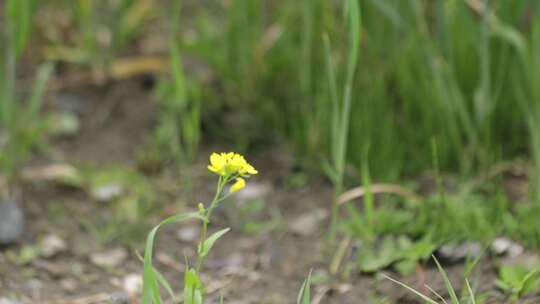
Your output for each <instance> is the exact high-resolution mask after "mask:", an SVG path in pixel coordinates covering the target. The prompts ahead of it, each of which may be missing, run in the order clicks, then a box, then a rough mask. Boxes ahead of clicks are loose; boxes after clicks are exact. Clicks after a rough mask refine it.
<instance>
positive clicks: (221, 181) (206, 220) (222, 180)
mask: <svg viewBox="0 0 540 304" xmlns="http://www.w3.org/2000/svg"><path fill="white" fill-rule="evenodd" d="M229 181H230V178H223V177H221V176H220V177H219V180H218V184H217V189H216V194H215V195H214V198H213V199H212V202H211V203H210V206H209V207H208V209H207V210H206V214H205V215H204V221H203V223H202V229H201V238H200V240H199V248H202V245H203V243H204V241H205V240H206V235H207V233H208V223H210V216H211V215H212V211H213V210H214V208H215V207H216V206H217V204H218V203H219V202H220V201H222V200H223V199H225V198H226V197H227V196H228V195H227V196H225V197H222V198H220V196H221V193H222V192H223V187H224V186H225V184H227V182H229ZM203 262H204V257H203V256H201V255H200V253H199V252H197V267H196V268H195V270H196V271H197V273H198V272H199V271H200V270H201V267H202V264H203Z"/></svg>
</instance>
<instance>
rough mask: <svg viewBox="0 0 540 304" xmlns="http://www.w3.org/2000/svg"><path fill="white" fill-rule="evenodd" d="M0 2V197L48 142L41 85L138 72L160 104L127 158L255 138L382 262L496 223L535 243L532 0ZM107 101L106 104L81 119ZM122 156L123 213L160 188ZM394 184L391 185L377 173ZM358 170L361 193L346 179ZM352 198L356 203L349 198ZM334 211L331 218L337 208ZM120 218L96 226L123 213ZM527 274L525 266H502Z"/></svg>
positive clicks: (538, 102)
mask: <svg viewBox="0 0 540 304" xmlns="http://www.w3.org/2000/svg"><path fill="white" fill-rule="evenodd" d="M2 5H3V10H2V19H1V20H0V24H2V27H1V30H2V35H3V39H2V44H1V48H0V56H1V59H0V71H1V75H0V90H1V92H0V93H1V95H0V148H1V149H2V151H1V154H0V166H1V170H2V176H3V177H5V178H6V185H7V191H6V192H7V193H8V194H7V196H12V195H13V194H12V193H14V192H15V191H13V189H14V188H16V185H17V184H18V182H19V181H20V180H21V179H23V177H21V176H20V175H21V172H22V169H21V168H22V166H23V165H24V163H25V161H26V160H28V159H30V158H31V157H30V155H31V154H32V153H34V152H35V153H34V154H33V155H40V154H46V153H44V152H46V151H47V149H48V148H47V143H46V142H44V141H43V140H42V139H43V138H45V136H44V135H50V134H51V133H52V132H53V131H54V128H55V127H54V124H51V119H50V117H49V116H48V113H47V111H46V110H42V99H43V95H44V94H45V95H46V91H47V90H59V88H60V89H61V88H62V87H69V86H74V87H76V86H77V85H91V86H95V87H97V88H107V86H110V85H111V83H114V82H119V81H122V80H124V79H126V78H133V77H142V78H143V80H145V81H146V82H145V83H148V86H149V87H151V88H152V90H153V95H154V96H155V99H156V100H157V103H156V106H157V108H158V111H157V117H156V121H155V122H154V124H153V130H152V138H151V140H150V142H149V143H147V144H146V145H143V146H141V147H139V149H138V150H137V155H138V159H137V161H138V164H137V166H138V168H149V167H150V168H152V170H146V171H152V172H154V171H153V170H154V169H155V167H157V168H171V167H173V168H175V170H176V169H184V168H186V167H188V166H189V163H190V162H192V161H194V160H196V159H197V157H198V155H199V154H200V152H199V151H200V150H201V147H206V146H220V147H227V149H228V148H229V147H230V148H231V150H232V149H233V148H234V150H237V151H240V152H244V153H246V154H247V153H251V154H254V155H256V154H257V153H260V152H262V151H265V150H272V149H273V148H272V147H274V146H275V145H278V146H280V147H286V148H287V149H286V150H287V151H289V150H290V151H292V153H293V154H294V155H295V158H294V160H295V170H296V171H295V172H294V174H297V175H296V177H298V176H300V179H301V180H302V176H308V179H311V180H313V179H317V178H320V177H324V178H325V181H326V180H328V181H330V182H331V183H332V184H333V187H334V191H333V192H334V202H329V203H328V205H329V206H332V207H331V208H330V209H332V217H331V218H332V220H331V222H332V225H331V229H330V230H331V231H330V241H335V240H334V237H335V235H336V234H337V231H339V232H340V233H342V234H343V235H345V239H346V240H347V239H348V240H349V242H350V239H356V240H361V241H362V244H364V245H365V247H364V250H363V251H362V252H361V253H359V254H358V257H357V259H356V261H355V263H356V264H355V267H357V268H358V269H360V270H361V271H364V272H372V271H376V270H379V269H381V268H385V267H388V266H389V265H393V266H394V267H395V268H396V269H397V270H399V271H401V272H403V273H408V272H411V271H414V269H415V267H416V265H417V263H418V262H420V261H426V260H428V259H429V257H430V256H431V254H432V253H433V252H435V251H436V250H437V249H439V248H440V247H441V246H443V245H444V244H447V243H449V242H454V243H455V242H465V241H478V242H481V245H482V246H483V247H486V248H487V247H488V246H489V244H490V243H491V242H492V241H493V239H495V238H496V237H498V236H500V235H505V236H509V237H511V238H512V239H515V240H518V241H519V242H520V243H522V244H524V245H525V246H526V247H528V248H539V247H540V224H539V223H538V222H537V217H536V215H538V214H540V213H539V212H540V205H538V195H539V192H538V189H539V188H538V186H540V2H538V1H535V0H515V1H494V0H491V1H490V0H436V1H430V0H403V1H392V0H358V1H328V0H297V1H285V0H271V1H264V0H261V1H254V0H223V1H152V0H95V1H89V0H74V1H68V0H54V1H53V0H51V1H37V0H7V1H4V2H3V3H2ZM35 67H39V68H35ZM34 74H35V77H34ZM51 75H52V78H54V79H53V80H54V81H50V82H48V80H49V79H50V78H51ZM66 75H67V76H66ZM74 75H75V76H74ZM34 78H35V81H34V82H35V84H32V85H28V81H27V80H28V79H34ZM108 115H110V111H109V110H107V109H104V111H103V117H101V118H100V117H98V118H96V119H98V120H99V119H103V120H104V119H105V118H104V117H107V116H108ZM53 121H54V119H53ZM62 121H63V122H65V123H67V124H68V127H67V128H68V129H69V126H72V125H70V123H73V121H72V120H70V119H69V118H67V120H62ZM64 127H65V126H64ZM130 170H133V169H130ZM88 171H91V170H88ZM134 171H137V170H133V172H132V171H129V174H127V173H126V174H124V173H118V171H115V172H116V173H115V176H116V175H118V176H123V175H125V176H129V178H125V179H124V180H123V182H124V183H125V184H129V185H131V186H132V188H133V189H131V188H130V187H128V186H126V188H129V189H128V190H129V191H127V192H128V193H129V194H130V199H132V200H133V201H136V202H137V207H136V208H135V209H136V210H135V211H133V212H131V213H129V212H128V213H129V214H128V215H125V214H124V215H123V216H124V217H125V218H126V219H125V220H126V222H129V223H131V224H133V223H140V222H144V219H143V217H144V214H146V213H147V212H149V210H152V205H153V202H154V201H157V200H158V199H157V198H156V196H157V197H159V195H158V194H156V193H154V191H155V192H159V190H155V189H150V188H152V187H148V189H147V188H144V189H143V188H142V187H137V186H136V185H135V184H137V185H138V184H141V185H143V184H144V185H147V184H148V181H147V179H146V178H151V176H150V177H148V176H142V175H144V174H146V173H147V172H146V171H145V170H141V171H145V172H144V173H143V172H134ZM158 171H159V170H158ZM102 173H103V172H102ZM87 175H88V176H86V175H85V176H83V177H82V179H83V180H84V181H80V180H77V181H74V180H72V179H71V180H70V181H69V183H71V184H73V183H74V184H76V185H77V186H81V185H85V186H86V187H90V188H92V187H94V186H96V185H97V183H98V182H97V180H98V179H99V178H98V177H97V174H93V173H88V174H87ZM103 175H106V174H103ZM139 175H140V176H139ZM150 175H151V174H150ZM425 176H428V177H429V178H430V181H432V184H433V185H432V186H431V187H428V188H429V189H428V190H427V191H425V193H418V195H417V194H416V193H412V192H411V191H409V192H407V189H409V188H412V186H418V184H421V182H419V180H420V178H421V177H425ZM507 176H511V177H516V176H517V177H519V178H523V179H524V180H525V181H526V184H527V187H526V190H525V192H526V193H525V195H521V196H520V197H519V198H518V199H510V198H508V195H506V194H507V193H505V191H504V190H505V185H507V184H506V183H505V177H507ZM294 177H295V176H292V177H291V181H292V179H293V178H294ZM107 178H108V177H107ZM107 178H105V179H107ZM452 180H458V182H457V186H455V185H452ZM134 181H136V182H134ZM291 183H292V184H294V181H292V182H291ZM95 184H96V185H95ZM300 184H302V181H301V182H300ZM396 184H401V185H404V187H403V188H402V187H399V186H398V187H397V190H395V189H396V188H395V187H394V188H392V186H390V187H388V186H389V185H394V186H395V185H396ZM449 184H450V185H449ZM89 185H90V186H89ZM358 185H361V186H362V187H361V189H360V190H361V193H362V194H361V195H357V194H355V193H358V192H354V191H353V192H347V191H346V190H347V189H350V188H352V187H356V186H358ZM81 187H82V186H81ZM96 187H97V186H96ZM135 188H137V189H135ZM389 188H391V189H394V190H391V191H387V189H389ZM417 188H421V185H420V186H419V187H417ZM381 189H382V190H381ZM410 192H411V193H412V194H411V193H410ZM417 192H421V191H417ZM380 193H383V194H382V195H381V194H380ZM387 193H394V194H396V193H397V194H398V195H397V196H390V195H387ZM359 197H362V202H363V205H361V207H359V206H358V205H354V204H350V203H349V202H350V201H352V200H355V199H357V198H359ZM515 201H520V203H519V204H515ZM119 205H120V206H122V205H121V204H119ZM306 208H307V207H306ZM339 217H342V218H343V219H345V220H344V221H340V222H339V224H338V223H337V222H338V221H337V219H338V218H339ZM123 220H124V218H122V217H121V216H120V217H117V220H116V221H117V222H115V225H116V226H114V227H115V228H111V229H108V230H109V231H113V232H111V233H112V234H113V235H114V234H115V232H118V231H120V230H122V231H124V230H129V228H126V227H125V225H124V222H123ZM90 226H91V225H90ZM101 228H103V227H101ZM103 229H107V228H103ZM140 230H141V229H140V227H139V228H137V230H136V233H135V234H137V233H139V232H140ZM132 232H133V231H132ZM102 234H103V233H102ZM104 239H106V240H109V239H113V238H112V237H111V238H110V237H108V236H107V237H104ZM341 258H342V256H340V251H338V252H337V254H336V256H334V257H333V258H332V260H333V261H334V262H335V263H337V265H338V266H336V267H337V268H339V264H340V261H341ZM333 265H334V264H333ZM337 268H336V269H337ZM539 269H540V268H539ZM336 271H337V270H336ZM520 271H521V270H520ZM504 273H505V274H506V275H507V277H511V276H512V275H508V274H509V273H511V274H514V273H513V272H512V271H508V270H505V272H504ZM534 273H535V275H536V272H534ZM529 276H530V277H532V276H533V275H531V272H529V271H524V273H522V274H521V276H520V277H519V278H518V279H516V282H517V281H519V282H521V283H523V282H522V281H521V280H520V279H522V278H523V277H526V278H529ZM503 281H504V280H503ZM504 283H505V284H506V285H504V284H503V285H504V286H507V287H508V286H510V285H512V284H511V283H508V280H507V281H506V282H504ZM518 285H519V284H518ZM521 285H525V283H523V284H521ZM521 285H520V286H521ZM514 287H515V286H514ZM521 287H522V288H521V289H520V290H522V289H523V288H524V287H523V286H521ZM512 288H513V287H508V288H507V289H512ZM516 288H517V287H516ZM517 289H519V288H517ZM515 290H516V289H514V291H515ZM514 293H515V292H514Z"/></svg>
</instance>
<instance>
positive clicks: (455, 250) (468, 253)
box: [437, 242, 482, 262]
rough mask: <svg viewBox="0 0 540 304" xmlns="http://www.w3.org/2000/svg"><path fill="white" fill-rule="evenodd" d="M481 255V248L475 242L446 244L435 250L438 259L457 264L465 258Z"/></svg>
mask: <svg viewBox="0 0 540 304" xmlns="http://www.w3.org/2000/svg"><path fill="white" fill-rule="evenodd" d="M481 254H482V246H481V245H480V244H479V243H477V242H464V243H461V244H448V245H444V246H441V248H439V249H438V250H437V255H438V256H439V257H440V258H443V259H445V260H448V261H451V262H458V261H462V260H464V259H466V258H467V257H471V258H475V257H478V256H479V255H481Z"/></svg>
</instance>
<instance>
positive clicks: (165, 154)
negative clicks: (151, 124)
mask: <svg viewBox="0 0 540 304" xmlns="http://www.w3.org/2000/svg"><path fill="white" fill-rule="evenodd" d="M170 23H171V29H172V30H171V33H170V36H169V55H170V62H171V71H170V72H171V73H170V78H164V79H163V80H162V81H161V83H160V86H159V88H158V95H159V98H160V112H159V118H158V126H157V127H156V130H155V134H154V139H155V145H156V148H157V149H158V151H159V154H160V155H161V157H162V158H163V159H165V160H173V161H175V162H176V163H177V164H178V163H181V162H182V161H184V160H192V159H193V158H194V157H195V156H196V153H197V149H198V146H199V142H200V137H201V135H200V132H201V130H200V128H201V127H200V120H201V103H200V96H199V95H200V94H199V88H198V86H197V85H196V84H195V83H193V80H192V81H189V80H188V79H187V78H186V77H185V72H184V66H183V63H182V54H181V51H180V50H181V45H182V44H181V40H180V35H179V34H180V27H179V26H180V1H175V5H174V7H173V9H172V13H171V17H170Z"/></svg>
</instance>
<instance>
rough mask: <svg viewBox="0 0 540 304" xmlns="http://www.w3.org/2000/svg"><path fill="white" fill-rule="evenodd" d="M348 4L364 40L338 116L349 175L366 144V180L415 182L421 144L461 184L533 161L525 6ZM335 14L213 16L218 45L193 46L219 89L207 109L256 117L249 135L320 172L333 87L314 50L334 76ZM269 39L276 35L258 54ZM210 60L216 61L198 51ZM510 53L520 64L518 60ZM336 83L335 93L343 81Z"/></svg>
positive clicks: (237, 8)
mask: <svg viewBox="0 0 540 304" xmlns="http://www.w3.org/2000/svg"><path fill="white" fill-rule="evenodd" d="M358 3H359V4H360V5H361V7H362V14H361V17H362V20H363V21H362V27H361V32H362V36H363V37H364V39H363V42H362V44H361V46H360V49H361V51H360V52H359V53H358V56H359V58H358V61H359V62H362V65H361V68H358V69H357V70H356V73H357V75H356V77H355V79H354V81H353V82H354V83H353V84H352V87H353V88H354V89H353V90H352V92H351V99H350V110H349V111H348V115H350V117H351V119H350V132H349V133H348V135H347V139H348V140H347V141H348V145H347V153H346V154H347V158H346V163H349V164H352V165H353V166H354V167H356V168H357V169H358V170H360V167H361V166H362V154H363V152H362V151H363V150H364V149H365V146H366V145H368V144H369V146H370V147H371V148H370V149H371V151H375V152H374V153H372V155H371V157H370V163H371V164H372V168H371V171H372V174H373V178H374V179H376V180H395V179H396V178H398V177H402V176H404V175H406V176H409V175H418V174H419V173H421V172H422V171H424V170H426V169H428V168H429V164H430V162H429V161H427V160H429V159H430V158H431V151H430V144H429V143H430V140H431V139H432V138H435V139H436V140H437V142H438V145H439V150H440V163H441V169H442V170H445V171H453V172H456V173H459V174H465V175H472V174H474V173H475V172H476V171H477V170H479V169H485V168H487V167H489V166H492V165H493V164H494V163H496V162H499V161H501V160H508V159H513V158H516V157H519V156H522V155H523V151H524V150H525V149H530V150H531V151H533V152H532V153H530V155H531V156H533V155H534V150H535V149H534V148H533V147H534V142H535V140H533V139H534V138H535V137H534V134H535V133H536V131H535V130H536V129H537V128H535V127H534V124H535V122H534V121H535V119H533V118H531V117H529V116H531V115H532V114H531V113H534V112H535V111H531V109H534V108H536V106H535V102H534V101H533V100H535V97H534V94H536V93H535V90H536V89H535V86H533V85H531V84H532V83H534V82H535V74H537V73H536V72H534V71H533V70H534V69H533V67H532V66H533V64H534V63H535V62H536V61H537V60H536V61H534V60H533V59H531V58H532V57H535V56H536V54H537V53H538V52H537V51H535V44H534V43H533V41H534V37H535V35H536V34H535V33H536V32H537V30H535V26H534V23H537V21H535V20H536V19H537V16H538V9H537V7H538V5H537V4H536V3H533V2H530V1H511V2H500V1H488V2H485V3H486V6H485V7H481V8H478V7H474V6H473V5H470V3H469V2H467V1H442V0H438V1H388V0H381V1H374V0H359V1H358ZM471 3H472V2H471ZM482 3H484V2H482ZM341 7H342V3H331V2H327V1H297V2H296V1H295V2H290V1H278V2H272V1H260V2H257V1H256V4H255V3H254V2H252V1H247V0H238V1H233V2H231V4H230V6H227V7H223V13H224V14H225V17H224V18H225V20H226V21H227V22H226V24H228V26H227V27H225V29H223V31H222V33H223V34H224V36H220V35H219V29H217V30H216V31H217V33H214V35H215V36H214V37H218V36H219V37H223V39H221V40H217V39H208V40H206V41H205V39H201V41H199V42H200V44H199V45H198V47H197V50H199V51H200V50H205V49H207V52H204V51H202V52H199V53H198V54H199V55H202V56H203V57H205V58H204V59H208V62H210V63H211V65H212V66H214V67H215V69H216V71H217V73H218V77H217V78H218V82H220V83H221V84H222V85H223V87H224V88H225V89H224V90H223V91H218V92H219V93H217V95H216V98H222V99H223V100H224V101H223V103H231V104H234V107H235V108H237V109H244V108H247V109H249V111H250V112H251V114H252V115H254V116H256V117H260V118H261V119H260V121H259V122H258V124H257V127H258V128H265V130H273V131H274V132H273V133H274V135H277V136H278V137H280V138H285V139H287V140H288V141H289V142H291V143H292V145H293V146H294V147H295V148H296V151H298V153H299V154H300V155H302V156H303V158H304V157H305V156H307V157H308V159H310V160H319V161H320V160H321V159H324V157H325V156H326V155H329V154H330V153H333V152H331V151H332V149H336V146H338V144H337V143H336V138H339V137H336V136H335V134H334V133H335V132H334V131H333V130H335V126H333V125H332V121H335V120H336V119H335V117H334V114H333V113H334V111H333V110H332V103H331V102H330V103H329V102H328V100H329V98H328V96H332V94H333V93H331V92H332V91H333V90H335V88H332V84H329V83H328V81H327V79H328V77H329V75H328V70H327V69H326V68H325V66H326V63H325V61H326V59H325V58H326V55H325V49H324V47H321V46H324V39H323V33H327V35H328V37H331V40H332V53H333V54H334V55H333V56H334V57H335V58H333V60H334V61H335V64H336V65H337V66H346V62H347V58H346V57H344V56H342V55H340V54H346V53H347V52H346V50H347V48H348V44H347V37H346V34H345V32H344V31H343V26H342V25H343V22H346V21H344V20H343V19H342V18H341V17H340V8H341ZM221 17H222V18H223V16H221ZM216 18H217V17H216ZM276 29H277V31H275V30H276ZM272 31H274V33H275V32H278V33H279V34H278V35H277V37H276V38H275V40H274V41H273V43H272V44H271V46H270V47H268V48H264V47H263V46H266V45H265V41H266V40H265V39H266V38H268V35H270V34H272ZM516 37H518V38H516ZM516 41H517V42H516ZM520 41H525V43H521V42H520ZM529 41H530V42H529ZM515 44H518V45H519V48H520V49H521V50H519V51H516V50H515V48H516V46H515ZM215 49H220V50H223V51H220V52H210V50H215ZM259 50H264V51H259ZM521 53H522V54H524V55H523V56H526V58H524V59H519V58H520V57H521V56H522V55H519V54H521ZM536 57H537V56H536ZM525 68H527V69H528V70H529V71H525V70H524V69H525ZM536 70H538V69H536ZM336 74H337V75H336V77H337V79H336V82H337V83H341V82H343V81H345V79H341V78H342V77H341V76H340V75H341V72H339V71H338V72H337V73H336ZM343 75H345V74H343ZM510 75H514V76H513V77H510ZM344 77H345V76H344ZM221 93H223V94H221ZM520 94H521V95H522V96H521V97H519V95H520ZM519 100H522V101H519ZM517 105H522V106H521V107H519V106H517ZM340 121H341V122H343V120H340ZM527 130H529V131H530V132H529V135H527V132H526V131H527ZM536 141H538V140H536ZM533 158H534V156H533ZM319 161H316V162H313V161H306V162H305V163H307V164H309V163H312V164H313V163H319ZM358 172H359V171H358Z"/></svg>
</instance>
